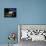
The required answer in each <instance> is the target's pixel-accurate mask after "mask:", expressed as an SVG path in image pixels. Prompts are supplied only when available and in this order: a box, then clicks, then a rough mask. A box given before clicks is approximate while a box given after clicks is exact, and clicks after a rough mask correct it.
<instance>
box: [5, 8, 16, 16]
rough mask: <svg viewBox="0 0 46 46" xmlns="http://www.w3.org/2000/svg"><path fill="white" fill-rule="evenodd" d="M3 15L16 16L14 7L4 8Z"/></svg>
mask: <svg viewBox="0 0 46 46" xmlns="http://www.w3.org/2000/svg"><path fill="white" fill-rule="evenodd" d="M4 17H16V8H4Z"/></svg>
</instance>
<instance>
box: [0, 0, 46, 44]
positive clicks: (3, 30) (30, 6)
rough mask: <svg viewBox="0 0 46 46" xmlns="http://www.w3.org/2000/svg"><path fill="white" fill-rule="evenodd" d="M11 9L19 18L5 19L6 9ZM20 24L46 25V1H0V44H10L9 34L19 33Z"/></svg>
mask: <svg viewBox="0 0 46 46" xmlns="http://www.w3.org/2000/svg"><path fill="white" fill-rule="evenodd" d="M11 7H12V8H17V17H16V18H4V8H11ZM18 24H46V0H0V44H7V43H8V39H7V36H8V34H9V32H11V31H12V32H13V31H14V32H16V33H17V32H18V30H17V25H18ZM16 42H17V41H16Z"/></svg>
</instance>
